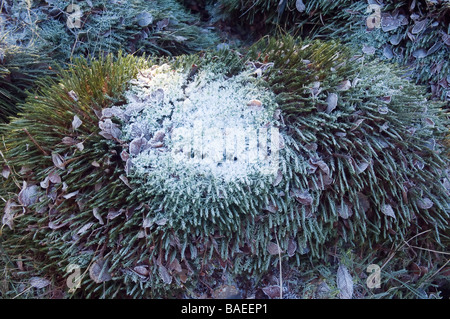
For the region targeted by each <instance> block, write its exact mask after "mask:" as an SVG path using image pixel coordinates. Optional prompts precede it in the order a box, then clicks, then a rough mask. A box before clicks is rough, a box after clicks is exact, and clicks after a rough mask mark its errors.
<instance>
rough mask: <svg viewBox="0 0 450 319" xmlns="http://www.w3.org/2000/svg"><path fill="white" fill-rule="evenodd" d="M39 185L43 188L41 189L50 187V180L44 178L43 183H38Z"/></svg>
mask: <svg viewBox="0 0 450 319" xmlns="http://www.w3.org/2000/svg"><path fill="white" fill-rule="evenodd" d="M39 185H40V186H41V187H42V188H43V189H47V188H48V187H49V186H50V179H49V178H48V176H47V177H45V178H44V180H43V181H41V182H40V183H39Z"/></svg>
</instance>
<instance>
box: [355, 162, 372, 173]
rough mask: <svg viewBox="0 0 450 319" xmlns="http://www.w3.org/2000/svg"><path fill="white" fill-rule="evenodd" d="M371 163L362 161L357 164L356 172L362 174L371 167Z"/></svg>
mask: <svg viewBox="0 0 450 319" xmlns="http://www.w3.org/2000/svg"><path fill="white" fill-rule="evenodd" d="M369 165H370V163H368V162H361V163H359V164H357V165H356V173H357V174H361V173H362V172H364V171H365V170H366V169H367V168H368V167H369Z"/></svg>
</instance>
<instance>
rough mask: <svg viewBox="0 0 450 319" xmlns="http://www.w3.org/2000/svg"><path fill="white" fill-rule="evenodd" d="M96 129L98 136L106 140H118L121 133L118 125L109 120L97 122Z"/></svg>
mask: <svg viewBox="0 0 450 319" xmlns="http://www.w3.org/2000/svg"><path fill="white" fill-rule="evenodd" d="M98 127H99V128H100V130H101V131H100V133H99V134H100V135H101V136H103V137H104V138H106V139H109V140H110V139H113V138H115V139H118V138H119V137H120V136H121V135H122V132H121V130H120V128H119V125H118V124H116V123H113V122H112V121H111V119H106V120H104V121H99V122H98Z"/></svg>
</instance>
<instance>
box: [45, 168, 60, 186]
mask: <svg viewBox="0 0 450 319" xmlns="http://www.w3.org/2000/svg"><path fill="white" fill-rule="evenodd" d="M48 179H49V181H50V182H52V183H53V184H59V183H61V176H60V175H59V174H58V173H57V172H56V171H54V170H53V171H51V172H50V174H49V175H48Z"/></svg>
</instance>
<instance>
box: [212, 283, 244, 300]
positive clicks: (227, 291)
mask: <svg viewBox="0 0 450 319" xmlns="http://www.w3.org/2000/svg"><path fill="white" fill-rule="evenodd" d="M212 297H213V298H214V299H241V298H242V296H241V292H240V291H239V289H238V288H236V286H232V285H222V286H220V287H219V288H216V289H215V290H214V291H213V293H212Z"/></svg>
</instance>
